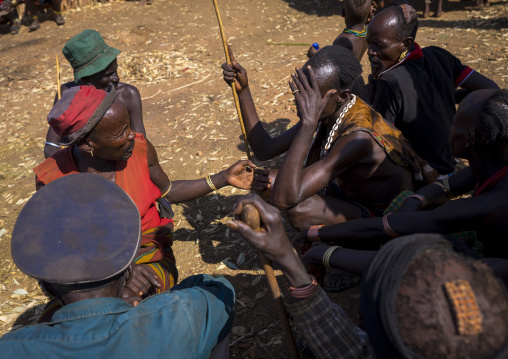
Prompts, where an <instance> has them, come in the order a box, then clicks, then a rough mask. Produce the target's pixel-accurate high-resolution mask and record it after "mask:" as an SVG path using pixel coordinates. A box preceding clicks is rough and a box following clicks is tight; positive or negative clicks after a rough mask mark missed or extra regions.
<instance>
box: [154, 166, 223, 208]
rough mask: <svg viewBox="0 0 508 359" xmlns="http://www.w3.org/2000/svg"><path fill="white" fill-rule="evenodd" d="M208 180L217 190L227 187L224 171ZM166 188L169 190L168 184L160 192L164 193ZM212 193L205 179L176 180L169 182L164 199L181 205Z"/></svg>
mask: <svg viewBox="0 0 508 359" xmlns="http://www.w3.org/2000/svg"><path fill="white" fill-rule="evenodd" d="M210 180H211V181H212V183H213V185H214V186H215V187H216V188H217V189H219V188H222V187H225V186H227V185H228V181H227V178H226V173H225V171H221V172H219V173H216V174H214V175H211V176H210ZM167 188H169V182H168V183H167V185H166V187H165V188H161V192H162V193H164V192H163V191H167ZM212 191H213V190H212V188H211V187H210V186H209V185H208V183H207V182H206V179H205V178H201V179H196V180H177V181H171V189H170V191H169V192H168V194H167V195H166V196H165V198H166V199H167V200H168V201H169V202H170V203H181V202H186V201H191V200H193V199H196V198H198V197H201V196H204V195H205V194H208V193H210V192H212Z"/></svg>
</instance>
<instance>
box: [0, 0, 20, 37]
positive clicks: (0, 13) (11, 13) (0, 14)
mask: <svg viewBox="0 0 508 359" xmlns="http://www.w3.org/2000/svg"><path fill="white" fill-rule="evenodd" d="M21 2H23V1H17V0H0V24H3V23H5V22H8V23H9V26H10V29H9V31H10V33H11V35H16V34H17V33H19V28H20V25H21V21H20V20H19V14H18V9H17V6H18V4H20V3H21Z"/></svg>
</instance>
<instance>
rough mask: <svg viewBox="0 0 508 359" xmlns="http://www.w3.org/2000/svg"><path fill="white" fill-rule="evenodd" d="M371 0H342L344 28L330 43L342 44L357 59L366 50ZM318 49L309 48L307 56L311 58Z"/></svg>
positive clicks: (359, 58)
mask: <svg viewBox="0 0 508 359" xmlns="http://www.w3.org/2000/svg"><path fill="white" fill-rule="evenodd" d="M371 4H372V1H371V0H344V1H343V7H342V17H343V18H344V21H345V23H346V28H345V29H344V30H343V31H342V33H341V34H340V35H339V36H337V38H336V39H335V40H334V41H333V44H332V45H337V46H343V47H345V48H346V49H349V50H351V51H352V52H353V54H354V55H355V57H356V58H357V59H358V61H362V58H363V55H364V54H365V51H367V41H366V37H367V26H366V25H365V24H366V23H367V21H368V20H369V17H370V14H371ZM318 51H319V50H317V49H315V48H314V47H313V46H311V47H310V48H309V52H308V53H307V56H308V57H309V58H311V57H312V56H314V54H315V53H316V52H318Z"/></svg>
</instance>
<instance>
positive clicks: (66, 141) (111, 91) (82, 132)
mask: <svg viewBox="0 0 508 359" xmlns="http://www.w3.org/2000/svg"><path fill="white" fill-rule="evenodd" d="M106 92H107V94H106V97H105V98H104V100H102V102H101V104H100V105H99V107H97V109H96V110H95V112H94V113H93V115H92V117H90V119H89V120H88V121H87V123H86V124H85V125H84V126H83V127H81V128H80V129H79V130H78V131H76V132H73V133H70V134H68V135H66V136H63V137H60V141H59V144H60V145H61V146H74V145H76V144H78V143H79V141H81V140H82V139H83V138H85V136H86V135H88V134H89V133H90V132H92V130H93V129H94V127H95V126H96V125H97V124H98V123H99V121H100V120H101V119H102V118H103V117H104V115H105V114H106V112H108V110H109V108H110V107H111V104H112V103H113V101H115V97H116V89H115V87H114V86H113V85H109V87H108V89H107V90H106Z"/></svg>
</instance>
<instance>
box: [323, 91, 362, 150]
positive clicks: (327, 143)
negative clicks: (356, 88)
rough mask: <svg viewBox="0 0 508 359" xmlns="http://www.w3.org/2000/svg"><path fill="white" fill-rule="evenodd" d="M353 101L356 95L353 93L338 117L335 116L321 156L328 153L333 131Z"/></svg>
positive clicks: (335, 130)
mask: <svg viewBox="0 0 508 359" xmlns="http://www.w3.org/2000/svg"><path fill="white" fill-rule="evenodd" d="M355 103H356V96H355V95H351V100H350V101H349V103H348V104H347V105H346V107H344V109H343V110H342V112H341V113H340V115H339V118H337V120H336V121H335V124H334V125H333V127H332V129H331V131H330V133H329V134H328V139H327V140H326V145H325V150H324V152H323V158H325V157H326V155H327V154H328V152H329V151H330V147H331V146H332V141H333V136H334V135H335V132H337V130H338V129H339V125H340V124H341V123H342V120H343V119H344V117H345V116H346V114H347V113H348V111H349V109H350V108H351V107H353V105H354V104H355Z"/></svg>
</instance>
